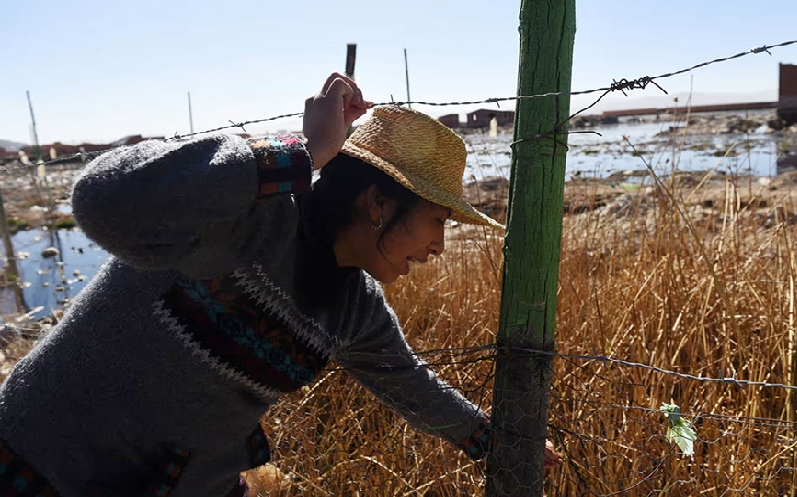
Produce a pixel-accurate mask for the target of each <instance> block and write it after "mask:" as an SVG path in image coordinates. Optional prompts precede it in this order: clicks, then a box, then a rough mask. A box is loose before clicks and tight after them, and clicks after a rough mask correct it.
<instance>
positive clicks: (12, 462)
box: [0, 440, 58, 497]
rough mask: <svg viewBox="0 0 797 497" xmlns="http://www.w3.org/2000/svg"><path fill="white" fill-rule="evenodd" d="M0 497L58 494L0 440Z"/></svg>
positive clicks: (55, 496) (51, 495)
mask: <svg viewBox="0 0 797 497" xmlns="http://www.w3.org/2000/svg"><path fill="white" fill-rule="evenodd" d="M0 497H58V492H56V490H55V488H54V487H53V486H52V485H51V484H50V482H48V481H47V479H46V478H45V477H43V476H42V475H40V474H39V473H38V472H37V471H36V470H35V469H34V468H33V466H31V465H30V464H28V463H27V462H25V461H24V460H23V459H22V458H21V457H19V456H17V455H16V454H15V453H14V452H12V451H11V449H10V448H9V447H8V445H7V444H6V443H5V442H4V441H3V440H0Z"/></svg>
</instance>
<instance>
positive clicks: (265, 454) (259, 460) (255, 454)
mask: <svg viewBox="0 0 797 497" xmlns="http://www.w3.org/2000/svg"><path fill="white" fill-rule="evenodd" d="M246 446H247V448H248V449H249V460H250V461H251V463H252V467H253V468H257V467H259V466H262V465H264V464H266V463H267V462H269V461H270V460H271V448H270V447H269V446H268V439H266V434H265V433H263V428H261V427H260V425H259V424H258V425H257V427H256V428H255V431H253V432H252V434H251V435H249V436H248V437H247V438H246Z"/></svg>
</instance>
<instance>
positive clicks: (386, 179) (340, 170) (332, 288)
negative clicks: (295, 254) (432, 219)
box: [297, 153, 421, 307]
mask: <svg viewBox="0 0 797 497" xmlns="http://www.w3.org/2000/svg"><path fill="white" fill-rule="evenodd" d="M371 185H376V186H377V187H378V188H379V191H380V192H381V193H382V195H384V196H385V197H386V198H388V199H391V200H394V201H395V202H396V204H397V206H396V211H395V213H394V214H393V217H391V218H390V220H389V221H388V222H387V224H386V225H385V227H384V229H383V231H382V233H381V235H380V238H379V242H378V243H379V245H378V248H379V250H380V251H381V250H382V247H383V245H382V240H383V239H384V236H385V234H387V233H388V232H390V231H391V230H393V229H394V228H395V227H396V226H398V225H399V223H402V222H405V221H406V220H407V217H408V215H409V214H410V213H411V212H412V211H413V209H415V207H416V206H417V205H418V202H419V201H420V200H421V197H419V196H418V195H416V194H415V193H413V192H412V191H410V190H409V189H407V188H405V187H404V186H402V185H401V184H400V183H399V182H397V181H396V180H394V179H393V178H392V177H390V176H388V175H387V174H386V173H384V172H383V171H382V170H381V169H378V168H376V167H374V166H372V165H371V164H368V163H367V162H364V161H363V160H361V159H358V158H356V157H351V156H349V155H346V154H342V153H340V154H338V155H337V156H335V158H333V159H332V160H331V161H329V163H327V165H326V166H324V168H323V169H321V176H320V178H319V179H318V180H317V181H316V182H315V183H313V187H312V189H311V190H309V191H307V192H305V193H303V194H302V195H301V198H300V202H301V206H302V217H303V225H304V230H303V237H304V242H305V245H306V246H307V247H308V248H309V252H308V253H306V254H303V256H300V259H301V260H300V261H298V266H297V267H298V277H299V288H300V294H301V297H300V300H304V301H305V303H307V304H310V305H311V306H313V307H319V306H321V307H330V306H334V305H336V304H338V303H339V300H338V298H339V297H340V296H341V294H342V293H343V292H341V291H340V290H341V289H342V288H341V286H342V285H343V284H344V283H345V279H346V277H347V276H349V275H350V271H348V270H345V269H341V268H338V267H337V264H336V261H335V257H334V253H333V252H332V246H333V243H334V242H335V240H336V239H337V237H338V234H339V233H340V232H341V231H343V230H344V229H345V228H346V227H348V226H350V225H351V224H352V223H353V222H354V219H355V216H356V214H357V205H356V202H357V198H358V197H359V196H360V194H362V193H363V192H364V191H365V190H367V189H368V187H370V186H371Z"/></svg>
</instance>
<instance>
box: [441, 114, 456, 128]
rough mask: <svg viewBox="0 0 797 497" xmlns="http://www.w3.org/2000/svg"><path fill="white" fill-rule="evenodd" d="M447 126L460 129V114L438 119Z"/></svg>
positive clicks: (447, 115)
mask: <svg viewBox="0 0 797 497" xmlns="http://www.w3.org/2000/svg"><path fill="white" fill-rule="evenodd" d="M437 120H438V121H440V122H441V123H442V124H444V125H445V126H448V127H449V128H459V126H460V123H459V114H446V115H445V116H440V117H439V118H437Z"/></svg>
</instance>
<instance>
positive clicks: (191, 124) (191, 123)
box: [188, 91, 194, 135]
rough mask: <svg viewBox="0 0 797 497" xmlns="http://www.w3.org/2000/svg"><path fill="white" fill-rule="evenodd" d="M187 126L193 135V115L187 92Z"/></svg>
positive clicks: (189, 93)
mask: <svg viewBox="0 0 797 497" xmlns="http://www.w3.org/2000/svg"><path fill="white" fill-rule="evenodd" d="M188 125H189V126H190V129H191V134H192V135H193V134H194V115H193V114H192V113H191V92H190V91H189V92H188Z"/></svg>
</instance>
